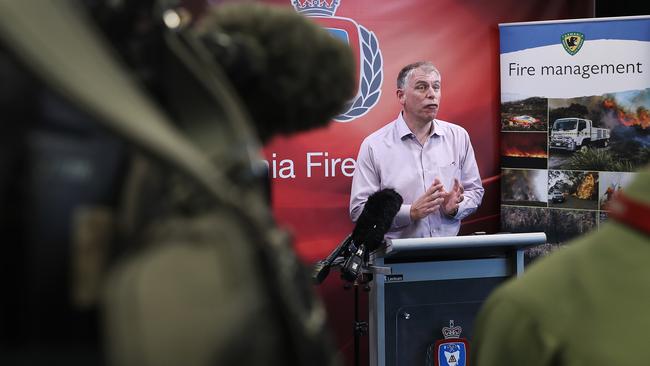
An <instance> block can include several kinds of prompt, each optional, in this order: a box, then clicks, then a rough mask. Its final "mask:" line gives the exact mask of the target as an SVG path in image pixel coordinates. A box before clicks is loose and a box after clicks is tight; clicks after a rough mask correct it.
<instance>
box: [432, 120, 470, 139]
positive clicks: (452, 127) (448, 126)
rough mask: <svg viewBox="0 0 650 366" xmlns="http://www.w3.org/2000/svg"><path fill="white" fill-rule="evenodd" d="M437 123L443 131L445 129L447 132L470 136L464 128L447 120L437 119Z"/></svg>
mask: <svg viewBox="0 0 650 366" xmlns="http://www.w3.org/2000/svg"><path fill="white" fill-rule="evenodd" d="M436 123H437V124H438V126H440V128H442V129H444V130H446V131H450V132H452V133H460V134H463V135H467V134H468V133H467V130H466V129H465V128H464V127H462V126H460V125H457V124H455V123H452V122H449V121H445V120H441V119H436Z"/></svg>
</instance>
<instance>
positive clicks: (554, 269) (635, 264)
mask: <svg viewBox="0 0 650 366" xmlns="http://www.w3.org/2000/svg"><path fill="white" fill-rule="evenodd" d="M625 194H626V196H628V197H630V198H632V199H633V200H635V201H637V202H641V203H644V204H645V205H647V206H650V172H649V171H648V170H645V171H644V172H643V173H639V176H638V177H637V179H636V180H635V181H634V182H633V183H632V185H630V187H628V189H626V191H625ZM649 219H650V218H649ZM649 311H650V236H648V235H647V234H646V233H644V232H642V231H640V230H636V229H632V228H631V227H629V226H627V225H625V224H622V223H619V222H616V221H614V220H613V219H610V220H609V221H608V222H607V223H606V224H604V225H603V226H601V228H600V230H598V231H597V232H593V233H591V234H588V235H587V236H584V237H582V238H580V239H578V240H575V241H574V242H573V243H571V244H570V245H567V246H566V247H564V248H562V249H560V250H559V251H558V252H556V253H554V254H552V255H550V256H549V257H547V258H543V259H540V260H539V261H538V262H536V263H535V264H533V265H532V266H531V268H530V270H528V271H527V272H526V273H525V274H524V275H523V277H521V278H519V279H515V280H512V281H509V282H508V283H506V284H504V285H503V286H502V287H500V288H498V289H497V290H496V291H495V292H494V293H493V294H492V295H491V296H490V297H489V298H488V300H487V301H486V303H485V304H484V306H483V308H482V309H481V311H480V313H479V315H478V318H477V321H476V325H475V330H474V339H473V341H474V343H473V345H472V351H473V352H472V358H473V362H470V364H472V365H477V366H492V365H526V366H535V365H647V364H649V363H650V343H649V342H648V339H649V337H648V334H649V333H650V316H649V315H648V314H649Z"/></svg>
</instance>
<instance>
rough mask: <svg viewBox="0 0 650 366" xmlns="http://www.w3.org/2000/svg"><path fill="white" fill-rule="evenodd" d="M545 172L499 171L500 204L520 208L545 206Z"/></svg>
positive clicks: (546, 175)
mask: <svg viewBox="0 0 650 366" xmlns="http://www.w3.org/2000/svg"><path fill="white" fill-rule="evenodd" d="M547 185H548V172H547V171H546V170H523V169H502V170H501V204H503V205H521V206H541V207H546V205H547V197H548V195H547Z"/></svg>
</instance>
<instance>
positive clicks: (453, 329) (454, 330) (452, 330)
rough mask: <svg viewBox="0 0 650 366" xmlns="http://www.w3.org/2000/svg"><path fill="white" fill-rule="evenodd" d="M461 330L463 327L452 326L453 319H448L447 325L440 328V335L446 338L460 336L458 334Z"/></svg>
mask: <svg viewBox="0 0 650 366" xmlns="http://www.w3.org/2000/svg"><path fill="white" fill-rule="evenodd" d="M462 332H463V328H461V327H459V326H457V325H456V326H454V321H453V320H450V321H449V326H448V327H443V328H442V335H443V336H444V337H445V339H447V338H460V334H461V333H462Z"/></svg>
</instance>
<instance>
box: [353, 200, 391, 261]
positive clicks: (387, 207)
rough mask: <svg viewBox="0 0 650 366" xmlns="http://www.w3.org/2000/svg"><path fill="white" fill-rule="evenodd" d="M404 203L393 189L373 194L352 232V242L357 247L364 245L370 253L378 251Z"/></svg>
mask: <svg viewBox="0 0 650 366" xmlns="http://www.w3.org/2000/svg"><path fill="white" fill-rule="evenodd" d="M402 202H403V199H402V196H400V194H399V193H397V192H396V191H395V190H394V189H391V188H385V189H382V190H380V191H377V192H375V193H373V194H371V195H370V197H368V201H367V202H366V205H365V206H364V208H363V211H362V212H361V215H359V219H358V220H357V225H356V226H355V227H354V231H352V240H354V242H355V243H356V244H357V245H361V244H364V245H365V246H366V248H367V249H368V250H370V251H373V250H375V249H377V248H378V247H379V245H381V243H382V242H383V240H384V235H386V233H387V232H388V230H389V229H390V227H391V224H392V222H393V219H394V218H395V215H397V212H398V211H399V209H400V207H401V205H402Z"/></svg>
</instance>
